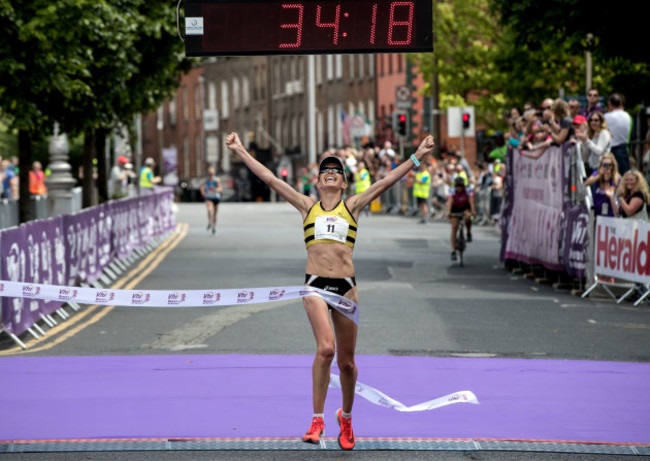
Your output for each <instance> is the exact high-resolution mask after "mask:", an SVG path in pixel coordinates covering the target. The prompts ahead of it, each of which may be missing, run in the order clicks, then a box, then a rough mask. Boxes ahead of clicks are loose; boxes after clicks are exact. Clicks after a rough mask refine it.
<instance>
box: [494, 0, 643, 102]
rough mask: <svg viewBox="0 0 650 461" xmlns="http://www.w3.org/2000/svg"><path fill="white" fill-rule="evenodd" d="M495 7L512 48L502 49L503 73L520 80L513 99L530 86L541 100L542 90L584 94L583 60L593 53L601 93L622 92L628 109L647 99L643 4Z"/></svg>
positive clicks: (582, 0)
mask: <svg viewBox="0 0 650 461" xmlns="http://www.w3.org/2000/svg"><path fill="white" fill-rule="evenodd" d="M491 6H492V10H493V11H494V12H495V15H496V16H497V17H499V18H500V24H501V26H502V28H503V33H504V35H507V37H508V40H506V42H507V43H509V46H507V47H504V48H502V49H501V51H502V53H501V54H500V57H499V60H498V65H499V68H500V69H503V70H504V71H505V72H508V73H510V72H516V73H517V74H518V76H519V77H521V79H520V80H518V84H520V85H518V86H519V87H509V88H508V93H507V94H508V95H509V96H510V97H517V98H521V97H522V96H523V93H522V90H523V89H525V87H526V86H529V87H532V88H533V89H534V90H537V89H539V90H538V93H537V94H538V96H537V98H538V99H539V97H541V95H542V93H541V92H542V91H546V95H549V92H551V91H553V90H554V94H557V89H558V88H565V90H567V92H572V93H573V92H577V93H579V94H584V92H585V90H586V88H584V85H585V83H584V82H585V59H584V55H585V51H586V50H587V49H589V50H591V51H592V54H593V63H594V68H593V85H594V86H595V87H597V88H598V89H599V90H600V92H601V94H607V93H609V92H612V91H618V92H622V93H624V94H625V95H626V97H627V101H628V106H634V105H637V104H639V103H641V102H643V101H644V98H647V89H648V87H650V72H649V71H650V68H649V66H650V50H649V49H648V47H647V46H645V43H646V42H647V24H646V22H647V18H646V16H645V15H644V14H642V13H641V11H640V9H639V6H638V5H632V4H629V3H621V2H612V1H604V0H589V1H587V0H551V1H547V2H539V1H533V0H520V1H517V2H511V1H507V0H491ZM588 34H591V36H592V38H591V39H589V40H588V39H587V37H588ZM531 64H532V66H531ZM533 71H534V72H533ZM532 73H539V75H538V76H537V77H533V76H531V75H530V74H532ZM541 79H543V80H544V82H542V81H541ZM531 83H532V84H533V85H530V84H531ZM552 94H553V93H551V95H552Z"/></svg>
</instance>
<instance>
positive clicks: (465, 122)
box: [463, 112, 471, 130]
mask: <svg viewBox="0 0 650 461" xmlns="http://www.w3.org/2000/svg"><path fill="white" fill-rule="evenodd" d="M470 118H471V115H470V114H469V112H463V129H464V130H468V129H469V127H470V126H471V123H470Z"/></svg>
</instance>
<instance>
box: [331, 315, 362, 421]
mask: <svg viewBox="0 0 650 461" xmlns="http://www.w3.org/2000/svg"><path fill="white" fill-rule="evenodd" d="M332 322H333V324H334V331H335V332H336V362H337V365H338V367H339V372H340V373H341V393H342V394H343V405H342V407H341V408H342V409H343V411H344V412H345V413H352V405H353V403H354V389H355V387H356V385H357V375H358V370H357V365H356V363H355V361H354V352H355V349H356V345H357V326H356V325H355V324H354V322H353V321H352V320H350V319H348V318H347V317H345V316H344V315H343V314H341V313H340V312H338V311H336V310H333V311H332Z"/></svg>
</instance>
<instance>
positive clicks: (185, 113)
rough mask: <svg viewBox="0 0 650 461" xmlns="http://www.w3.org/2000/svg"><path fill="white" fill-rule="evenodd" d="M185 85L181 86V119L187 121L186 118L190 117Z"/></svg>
mask: <svg viewBox="0 0 650 461" xmlns="http://www.w3.org/2000/svg"><path fill="white" fill-rule="evenodd" d="M187 93H188V91H187V86H183V121H184V122H186V123H187V120H188V119H189V118H190V109H189V107H188V106H189V104H188V102H187Z"/></svg>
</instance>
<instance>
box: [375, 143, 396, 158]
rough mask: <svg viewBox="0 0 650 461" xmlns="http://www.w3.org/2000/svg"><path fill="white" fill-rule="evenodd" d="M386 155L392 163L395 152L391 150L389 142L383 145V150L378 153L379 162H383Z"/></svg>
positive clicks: (391, 146)
mask: <svg viewBox="0 0 650 461" xmlns="http://www.w3.org/2000/svg"><path fill="white" fill-rule="evenodd" d="M386 155H388V156H389V157H390V160H391V161H392V160H393V159H394V158H395V151H394V150H393V144H392V143H391V142H390V141H386V142H385V143H384V148H383V149H382V150H380V151H379V160H380V161H381V162H384V161H385V160H386V159H385V157H386Z"/></svg>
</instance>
